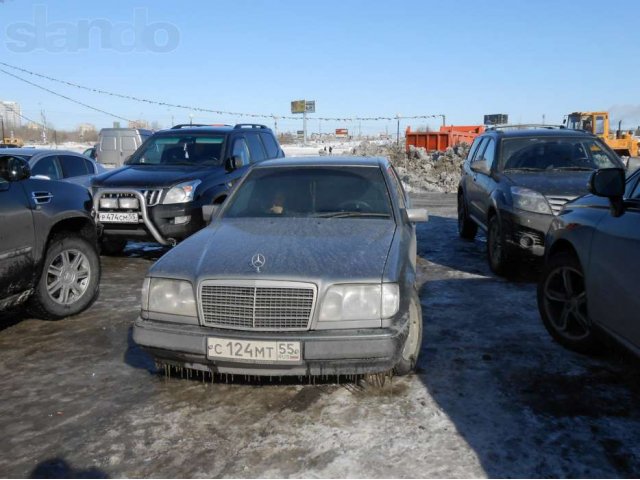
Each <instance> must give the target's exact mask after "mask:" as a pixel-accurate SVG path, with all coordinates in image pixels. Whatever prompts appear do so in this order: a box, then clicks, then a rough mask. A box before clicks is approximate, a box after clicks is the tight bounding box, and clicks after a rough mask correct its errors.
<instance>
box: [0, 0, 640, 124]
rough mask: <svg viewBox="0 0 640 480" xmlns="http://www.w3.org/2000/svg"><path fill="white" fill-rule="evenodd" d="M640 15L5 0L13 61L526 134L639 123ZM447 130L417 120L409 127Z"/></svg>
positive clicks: (203, 92) (59, 120) (250, 105)
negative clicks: (601, 119)
mask: <svg viewBox="0 0 640 480" xmlns="http://www.w3.org/2000/svg"><path fill="white" fill-rule="evenodd" d="M639 10H640V4H638V3H637V2H633V1H632V2H629V1H624V2H622V1H621V2H616V1H610V2H602V0H600V1H591V0H581V1H552V0H544V1H534V0H530V1H525V0H522V1H519V0H515V1H477V0H475V1H473V0H470V1H442V0H440V1H437V2H436V1H425V0H423V1H420V0H417V1H411V0H404V1H402V2H392V1H372V0H369V1H359V0H354V1H351V0H342V1H315V2H305V1H302V0H295V1H260V0H240V1H238V0H233V1H224V2H222V1H207V2H205V1H191V2H177V1H171V2H168V1H147V0H136V1H135V2H125V1H112V0H111V1H108V2H93V1H91V2H89V1H71V0H69V1H66V0H65V1H63V0H57V1H56V0H54V1H50V2H46V3H45V2H42V1H40V2H31V1H26V0H0V61H4V62H6V63H9V64H12V65H16V66H20V67H22V68H26V69H29V70H33V71H36V72H39V73H43V74H46V75H49V76H52V77H56V78H60V79H64V80H69V81H73V82H76V83H79V84H83V85H87V86H91V87H95V88H100V89H104V90H113V91H116V92H119V93H123V94H127V95H135V96H141V97H146V98H152V99H158V100H164V101H167V102H171V103H178V104H185V105H194V106H201V107H205V108H211V109H217V110H225V111H237V112H247V113H265V114H271V113H273V114H276V115H290V112H289V109H290V101H291V100H295V99H299V98H306V99H308V100H315V101H316V112H317V113H316V114H315V116H326V117H351V116H394V115H396V114H397V113H399V114H400V115H428V114H441V113H443V114H446V116H447V123H453V124H478V123H482V119H483V115H484V114H488V113H507V114H509V117H510V120H511V121H512V122H522V123H524V122H540V121H541V120H542V115H543V114H545V115H546V121H547V123H560V122H561V121H562V118H563V115H564V114H566V113H568V112H571V111H575V110H599V109H608V110H611V111H612V113H613V115H614V118H616V119H622V120H623V121H624V125H625V126H628V127H636V126H638V125H640V58H639V57H638V45H639V43H640V42H639V40H640V33H639V32H640V28H639V26H638V25H639V23H638V19H639V18H640V15H639ZM103 20H106V21H103ZM89 21H93V22H97V21H102V23H94V25H98V27H96V26H94V27H93V28H92V29H91V31H90V32H91V33H90V37H89V38H88V44H87V43H86V41H87V38H86V35H85V34H84V33H83V32H82V25H83V22H84V24H87V22H89ZM135 22H138V24H139V26H140V25H142V27H144V26H146V27H147V28H146V31H145V29H144V28H138V31H137V32H136V33H135V34H134V33H133V30H131V29H128V30H125V33H124V34H122V35H120V37H121V38H122V40H123V41H124V42H125V44H131V43H132V42H133V41H137V42H138V49H137V51H133V52H122V51H117V50H116V48H115V47H118V48H119V44H117V43H115V44H114V43H109V42H110V41H112V39H111V40H110V39H109V38H107V39H106V40H105V38H102V37H101V35H100V33H101V31H102V32H103V31H104V30H105V29H106V28H112V29H118V28H123V27H126V26H129V25H133V24H134V23H135ZM159 23H160V25H158V24H159ZM154 24H155V26H156V27H158V26H161V27H166V28H168V30H166V31H169V32H170V35H171V38H169V37H167V36H166V35H165V33H164V32H162V31H160V29H158V32H159V35H160V37H159V38H157V39H156V41H155V42H156V43H153V42H154V41H153V40H152V39H150V37H149V36H148V34H149V32H150V31H151V30H152V27H153V25H154ZM100 28H102V30H100ZM112 34H113V31H112ZM145 34H146V35H147V36H145ZM112 37H114V38H116V40H117V37H118V36H117V35H115V34H113V35H112ZM168 39H169V40H171V41H174V40H176V39H177V41H175V42H174V44H170V45H169V46H170V47H175V48H172V49H170V51H168V52H153V51H151V50H152V49H153V48H157V46H158V45H161V42H162V41H166V40H168ZM83 42H85V44H83ZM145 42H146V43H145ZM114 45H115V47H114ZM149 45H151V47H153V48H151V49H150V48H148V46H149ZM85 47H86V48H85ZM123 48H126V45H124V47H123ZM74 49H75V50H77V51H72V50H74ZM120 49H121V50H122V48H120ZM20 50H21V51H20ZM56 50H58V51H56ZM2 68H4V67H2ZM14 73H17V72H14ZM17 74H18V75H21V76H23V77H24V78H27V79H29V80H31V81H34V82H35V83H38V84H41V85H43V86H46V87H48V88H50V89H52V90H55V91H58V92H60V93H63V94H65V95H67V96H69V97H72V98H74V99H77V100H80V101H83V102H85V103H88V104H90V105H93V106H96V107H98V108H101V109H104V110H108V111H109V112H113V113H115V114H118V115H121V116H123V117H125V118H143V119H147V120H150V121H151V120H157V121H159V122H160V123H161V124H163V125H168V124H169V123H171V118H172V116H173V119H174V121H175V122H178V121H188V120H189V113H190V112H189V111H188V110H180V109H175V108H174V109H168V108H166V107H156V106H150V105H147V104H143V103H135V102H131V101H126V100H121V99H116V98H109V97H105V96H102V95H96V94H91V93H89V92H84V91H80V90H76V89H73V88H69V87H66V86H63V85H59V84H56V83H52V82H48V81H46V80H42V79H37V78H35V77H31V76H28V75H25V74H20V73H17ZM0 99H2V100H15V101H18V102H19V103H20V104H21V105H22V108H23V113H24V114H25V115H27V116H30V117H36V118H35V119H36V120H38V119H39V111H40V108H44V109H45V111H46V113H47V117H48V119H49V120H50V121H51V122H52V123H53V124H54V125H55V126H56V127H57V128H73V127H74V126H75V125H77V124H79V123H81V122H85V121H87V122H90V123H94V124H96V125H97V126H98V127H104V126H110V124H111V122H112V121H113V118H112V117H110V116H108V115H104V114H100V113H97V112H93V111H91V110H87V109H85V108H83V107H81V106H79V105H74V104H72V103H69V102H68V101H66V100H63V99H60V98H57V97H55V96H53V95H51V94H49V93H46V92H43V91H41V90H38V89H36V88H34V87H32V86H30V85H27V84H24V83H22V82H20V81H18V80H16V79H14V78H11V77H8V76H6V75H4V74H2V73H0ZM310 118H313V115H311V116H310ZM236 120H242V119H240V118H233V117H225V116H218V115H214V114H200V113H197V112H195V113H194V121H203V122H214V121H224V122H233V121H236ZM263 121H264V122H266V123H269V124H270V125H272V122H271V120H266V119H265V120H263ZM438 122H439V121H438V120H431V121H428V122H427V121H424V120H422V121H413V122H408V121H407V122H403V128H404V127H405V126H406V124H408V123H411V124H412V125H414V126H418V125H424V124H426V123H429V124H430V125H431V126H437V125H438ZM301 123H302V122H301V120H300V121H295V120H289V121H285V120H282V121H281V122H280V123H279V127H280V129H282V130H296V129H299V128H301ZM342 126H346V127H348V128H351V129H352V131H353V130H357V128H358V125H357V122H356V123H346V122H323V123H322V124H320V123H319V122H318V121H317V120H311V121H310V128H311V130H313V131H317V130H318V128H322V129H325V131H326V130H329V129H333V128H336V127H342ZM385 128H388V129H389V131H390V132H391V131H395V122H362V130H363V132H367V133H369V132H375V131H384V129H385Z"/></svg>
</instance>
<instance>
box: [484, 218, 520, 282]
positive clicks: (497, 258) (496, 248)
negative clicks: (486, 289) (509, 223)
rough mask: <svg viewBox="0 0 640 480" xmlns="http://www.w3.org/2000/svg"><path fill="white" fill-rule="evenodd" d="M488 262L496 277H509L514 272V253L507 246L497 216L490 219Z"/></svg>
mask: <svg viewBox="0 0 640 480" xmlns="http://www.w3.org/2000/svg"><path fill="white" fill-rule="evenodd" d="M487 260H488V262H489V267H490V268H491V271H492V272H493V273H495V274H496V275H500V276H502V277H507V276H509V275H510V274H511V273H512V272H513V260H514V259H513V252H512V251H511V248H510V247H509V245H507V241H506V237H505V234H504V229H503V228H502V224H501V223H500V219H499V218H498V215H495V214H494V215H492V216H491V217H490V218H489V225H488V228H487Z"/></svg>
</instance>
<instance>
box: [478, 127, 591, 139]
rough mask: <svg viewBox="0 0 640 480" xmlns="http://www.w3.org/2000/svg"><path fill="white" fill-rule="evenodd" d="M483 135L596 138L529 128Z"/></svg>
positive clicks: (584, 133)
mask: <svg viewBox="0 0 640 480" xmlns="http://www.w3.org/2000/svg"><path fill="white" fill-rule="evenodd" d="M483 135H494V136H497V137H502V138H530V137H587V138H595V136H594V135H593V134H592V133H589V132H585V131H582V130H572V129H569V128H528V129H510V130H500V129H496V130H491V129H490V130H487V131H486V132H485V133H484V134H483Z"/></svg>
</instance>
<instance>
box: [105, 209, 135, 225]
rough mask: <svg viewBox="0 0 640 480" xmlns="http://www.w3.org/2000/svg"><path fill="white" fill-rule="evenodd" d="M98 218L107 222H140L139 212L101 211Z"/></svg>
mask: <svg viewBox="0 0 640 480" xmlns="http://www.w3.org/2000/svg"><path fill="white" fill-rule="evenodd" d="M98 220H99V221H101V222H106V223H109V222H111V223H138V214H137V213H136V212H133V213H113V212H99V213H98Z"/></svg>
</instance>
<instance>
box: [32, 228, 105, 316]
mask: <svg viewBox="0 0 640 480" xmlns="http://www.w3.org/2000/svg"><path fill="white" fill-rule="evenodd" d="M71 235H73V234H71V233H68V234H63V235H57V236H55V237H53V238H52V239H51V241H50V242H49V245H48V246H47V251H46V254H45V259H44V262H43V265H42V274H41V275H40V279H39V280H38V283H37V285H36V288H35V292H34V293H33V295H32V296H31V298H30V299H29V302H28V304H27V309H28V311H29V312H30V313H31V314H32V315H33V316H35V317H38V318H43V319H46V320H58V319H60V318H63V317H68V316H70V315H76V314H78V313H80V312H82V311H83V310H85V309H86V308H88V307H89V306H90V305H91V304H92V303H93V302H94V301H95V299H96V298H97V296H98V288H99V282H100V257H99V256H98V251H97V248H96V247H95V245H92V244H91V243H90V242H89V241H87V240H85V239H84V238H82V237H77V236H71Z"/></svg>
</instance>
